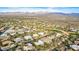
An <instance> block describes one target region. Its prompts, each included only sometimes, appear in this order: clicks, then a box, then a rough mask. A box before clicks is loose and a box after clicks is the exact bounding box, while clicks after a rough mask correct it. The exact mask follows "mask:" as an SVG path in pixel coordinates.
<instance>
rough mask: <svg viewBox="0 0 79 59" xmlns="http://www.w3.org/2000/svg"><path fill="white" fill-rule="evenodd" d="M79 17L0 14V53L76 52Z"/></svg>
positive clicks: (78, 42) (78, 44)
mask: <svg viewBox="0 0 79 59" xmlns="http://www.w3.org/2000/svg"><path fill="white" fill-rule="evenodd" d="M78 50H79V17H76V16H68V15H62V14H57V13H45V12H44V13H43V12H39V13H22V12H10V13H0V51H78Z"/></svg>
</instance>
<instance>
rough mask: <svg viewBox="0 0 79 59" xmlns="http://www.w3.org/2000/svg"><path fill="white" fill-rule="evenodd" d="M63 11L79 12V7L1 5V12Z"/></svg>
mask: <svg viewBox="0 0 79 59" xmlns="http://www.w3.org/2000/svg"><path fill="white" fill-rule="evenodd" d="M38 11H43V12H63V13H79V7H0V12H38Z"/></svg>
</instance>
